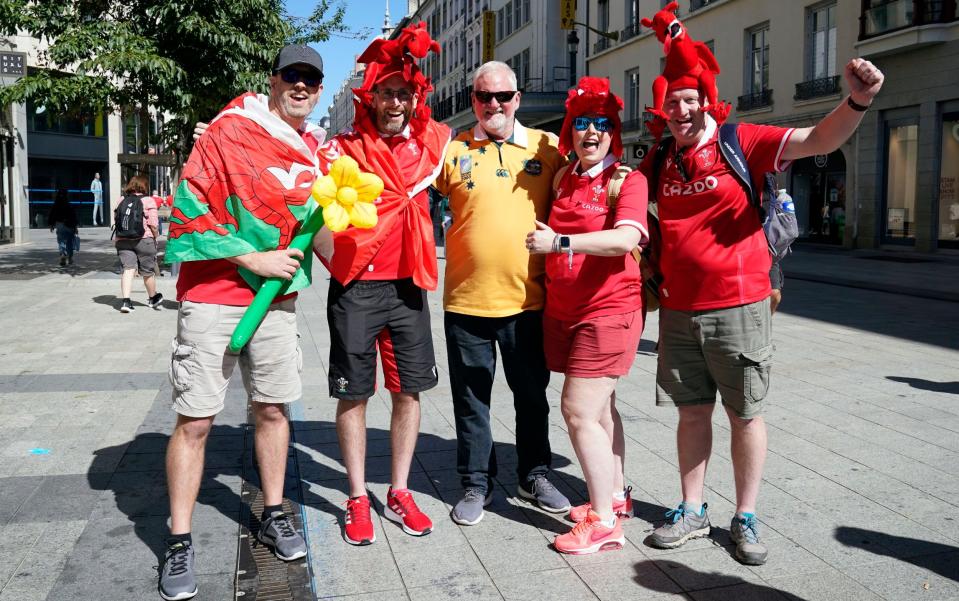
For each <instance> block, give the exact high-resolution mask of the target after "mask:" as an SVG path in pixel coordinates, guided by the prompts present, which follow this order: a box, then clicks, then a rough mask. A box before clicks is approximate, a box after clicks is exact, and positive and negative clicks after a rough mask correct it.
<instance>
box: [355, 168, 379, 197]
mask: <svg viewBox="0 0 959 601" xmlns="http://www.w3.org/2000/svg"><path fill="white" fill-rule="evenodd" d="M358 179H359V184H358V185H357V186H356V196H357V200H358V201H359V202H373V201H374V200H376V199H377V198H379V197H380V194H382V193H383V180H381V179H380V178H379V176H378V175H376V174H375V173H360V175H359V177H358Z"/></svg>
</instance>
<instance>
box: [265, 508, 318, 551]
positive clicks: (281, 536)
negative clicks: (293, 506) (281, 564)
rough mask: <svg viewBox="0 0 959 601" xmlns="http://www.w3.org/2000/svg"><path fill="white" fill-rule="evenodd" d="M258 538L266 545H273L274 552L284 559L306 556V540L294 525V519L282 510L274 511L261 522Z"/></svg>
mask: <svg viewBox="0 0 959 601" xmlns="http://www.w3.org/2000/svg"><path fill="white" fill-rule="evenodd" d="M256 538H257V539H258V540H259V541H260V542H261V543H263V544H264V545H269V546H271V547H273V552H274V553H276V556H277V557H279V558H280V559H282V560H283V561H293V560H294V559H299V558H301V557H306V541H304V540H303V537H302V536H300V533H299V532H297V531H296V528H294V527H293V520H291V519H290V516H288V515H286V514H285V513H283V512H282V511H274V512H273V513H272V514H271V515H270V517H268V518H267V519H266V521H265V522H263V523H262V524H260V531H259V532H257V533H256Z"/></svg>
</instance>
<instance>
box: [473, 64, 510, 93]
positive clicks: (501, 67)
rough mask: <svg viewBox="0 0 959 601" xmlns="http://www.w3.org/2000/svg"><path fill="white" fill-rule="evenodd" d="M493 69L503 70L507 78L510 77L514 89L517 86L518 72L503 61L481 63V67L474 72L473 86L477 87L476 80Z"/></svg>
mask: <svg viewBox="0 0 959 601" xmlns="http://www.w3.org/2000/svg"><path fill="white" fill-rule="evenodd" d="M493 71H503V72H505V73H506V78H507V79H509V83H510V85H512V86H513V89H514V90H515V89H517V87H516V73H514V72H513V70H512V69H511V68H510V66H509V65H507V64H506V63H504V62H502V61H489V62H487V63H483V64H482V65H480V67H479V69H477V70H476V73H473V87H474V88H475V87H476V80H477V79H479V78H480V77H483V76H484V75H486V74H487V73H492V72H493Z"/></svg>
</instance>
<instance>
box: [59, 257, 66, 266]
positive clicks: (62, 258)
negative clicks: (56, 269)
mask: <svg viewBox="0 0 959 601" xmlns="http://www.w3.org/2000/svg"><path fill="white" fill-rule="evenodd" d="M66 264H67V256H66V255H60V267H64V266H66Z"/></svg>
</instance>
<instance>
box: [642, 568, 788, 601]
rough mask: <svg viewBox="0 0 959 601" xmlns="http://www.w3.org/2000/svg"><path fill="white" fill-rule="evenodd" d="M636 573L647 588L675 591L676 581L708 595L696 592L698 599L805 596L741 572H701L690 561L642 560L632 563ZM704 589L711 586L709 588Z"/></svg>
mask: <svg viewBox="0 0 959 601" xmlns="http://www.w3.org/2000/svg"><path fill="white" fill-rule="evenodd" d="M633 569H634V570H635V572H636V575H635V576H633V581H634V582H635V583H636V584H638V585H640V586H642V587H643V588H645V589H646V590H652V591H658V592H663V593H675V592H676V587H675V584H678V585H680V586H681V587H683V588H684V589H698V590H701V591H702V593H706V594H705V595H702V596H699V595H697V597H696V598H697V599H700V598H702V599H716V600H726V599H761V600H762V601H774V600H780V601H805V600H804V599H803V598H802V597H797V596H796V595H794V594H792V593H787V592H786V591H783V590H779V589H778V588H773V587H771V586H766V585H764V584H758V583H756V582H748V581H746V580H743V579H742V578H739V577H738V576H729V575H727V574H720V573H719V572H700V571H698V570H695V569H693V568H691V567H689V566H688V565H687V564H684V563H680V562H678V561H672V560H669V559H657V560H650V561H641V562H638V563H637V564H635V565H634V566H633ZM657 569H658V570H661V571H662V572H664V573H665V574H666V575H667V576H668V577H669V578H670V580H672V581H673V582H675V584H673V582H669V581H666V580H663V579H662V577H657ZM705 589H709V590H708V591H706V590H705Z"/></svg>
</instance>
